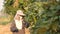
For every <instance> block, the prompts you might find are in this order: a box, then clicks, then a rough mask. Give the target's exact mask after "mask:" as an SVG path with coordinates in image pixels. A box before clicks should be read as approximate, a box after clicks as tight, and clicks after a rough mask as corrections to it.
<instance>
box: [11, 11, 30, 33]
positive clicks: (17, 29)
mask: <svg viewBox="0 0 60 34" xmlns="http://www.w3.org/2000/svg"><path fill="white" fill-rule="evenodd" d="M24 16H25V14H24V13H23V12H22V11H21V10H18V11H17V13H16V15H15V17H14V21H13V22H12V24H11V27H10V30H11V31H12V33H13V34H25V27H26V26H27V25H26V24H28V23H27V22H26V21H25V20H24ZM28 26H29V24H28Z"/></svg>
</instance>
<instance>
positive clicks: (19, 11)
mask: <svg viewBox="0 0 60 34" xmlns="http://www.w3.org/2000/svg"><path fill="white" fill-rule="evenodd" d="M16 14H19V15H21V16H25V14H24V13H23V11H22V10H18V11H17V13H16Z"/></svg>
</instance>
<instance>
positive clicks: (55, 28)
mask: <svg viewBox="0 0 60 34" xmlns="http://www.w3.org/2000/svg"><path fill="white" fill-rule="evenodd" d="M6 1H7V0H6ZM11 1H12V0H9V1H7V2H6V3H5V10H6V12H7V13H8V14H12V15H15V13H16V11H17V10H18V9H21V10H24V13H25V14H26V17H25V19H26V20H27V21H29V22H30V24H31V25H30V27H31V34H55V33H56V34H58V33H59V30H60V29H59V28H60V12H59V11H60V1H56V0H49V1H47V0H46V1H44V0H42V1H43V2H42V1H40V0H25V1H24V0H19V5H18V7H17V8H14V7H13V5H12V4H13V3H14V1H12V2H13V3H12V4H11ZM41 32H42V33H41ZM43 32H44V33H43Z"/></svg>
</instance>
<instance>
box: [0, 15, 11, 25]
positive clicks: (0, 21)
mask: <svg viewBox="0 0 60 34" xmlns="http://www.w3.org/2000/svg"><path fill="white" fill-rule="evenodd" d="M10 20H11V16H7V17H5V16H2V17H0V25H6V24H8V23H9V22H10Z"/></svg>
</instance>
